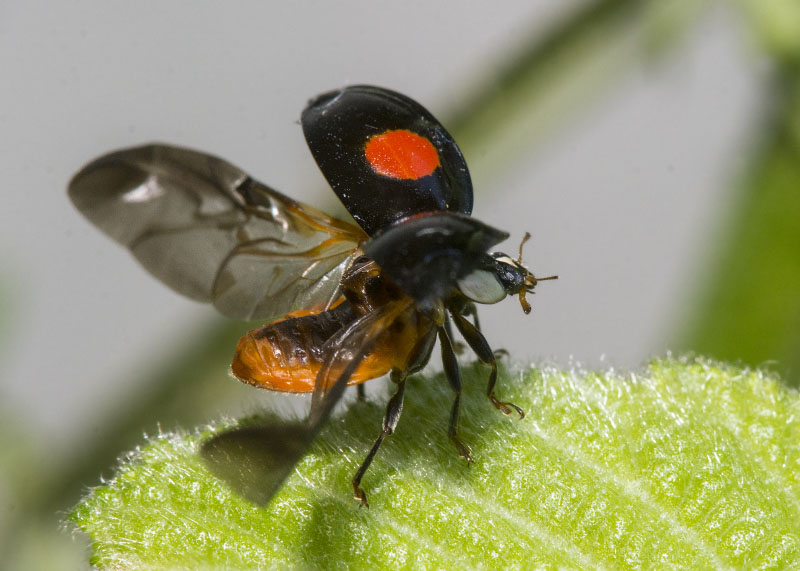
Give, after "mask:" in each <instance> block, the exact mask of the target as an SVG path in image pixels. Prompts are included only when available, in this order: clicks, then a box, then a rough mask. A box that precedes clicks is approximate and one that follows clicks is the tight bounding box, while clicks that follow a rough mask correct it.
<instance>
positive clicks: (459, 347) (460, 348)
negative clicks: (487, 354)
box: [444, 319, 467, 355]
mask: <svg viewBox="0 0 800 571" xmlns="http://www.w3.org/2000/svg"><path fill="white" fill-rule="evenodd" d="M444 328H445V329H446V330H447V336H448V337H449V338H450V343H451V344H452V345H453V352H454V353H455V354H456V355H463V354H464V351H465V350H466V349H467V346H466V345H464V344H463V343H462V342H461V341H456V340H455V338H454V337H453V326H452V325H450V320H449V319H445V321H444Z"/></svg>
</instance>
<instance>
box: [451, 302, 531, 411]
mask: <svg viewBox="0 0 800 571" xmlns="http://www.w3.org/2000/svg"><path fill="white" fill-rule="evenodd" d="M452 315H453V319H455V322H456V327H457V328H458V330H459V331H460V332H461V335H463V336H464V339H465V340H466V341H467V344H468V345H469V346H470V348H471V349H472V350H473V351H475V354H476V355H477V356H478V359H480V360H481V361H482V362H483V363H486V364H487V365H489V366H490V367H491V368H492V371H491V373H489V383H488V384H487V386H486V395H487V396H488V397H489V400H491V401H492V404H493V405H494V406H495V408H496V409H498V410H499V411H500V412H502V413H503V414H506V415H509V414H511V412H512V409H513V410H515V411H516V412H517V414H519V416H520V418H523V417H524V416H525V413H524V412H523V410H522V409H521V408H519V407H518V406H517V405H515V404H514V403H511V402H503V401H500V400H498V399H497V397H495V396H494V387H495V384H497V360H496V358H495V355H494V353H493V352H492V348H491V347H489V343H487V342H486V338H485V337H484V336H483V334H482V333H481V332H480V331H479V330H478V328H477V327H475V326H474V325H473V324H472V323H470V322H469V321H468V320H467V319H466V318H464V317H463V316H462V315H459V314H458V313H453V314H452Z"/></svg>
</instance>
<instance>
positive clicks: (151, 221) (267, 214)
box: [69, 85, 557, 506]
mask: <svg viewBox="0 0 800 571" xmlns="http://www.w3.org/2000/svg"><path fill="white" fill-rule="evenodd" d="M301 123H302V128H303V132H304V134H305V138H306V141H307V143H308V146H309V148H310V150H311V153H312V155H313V156H314V159H315V160H316V162H317V164H318V166H319V168H320V169H321V171H322V173H323V175H324V176H325V177H326V179H327V180H328V182H329V183H330V185H331V187H332V188H333V190H334V192H335V193H336V194H337V195H338V197H339V198H340V200H341V201H342V203H343V204H344V206H345V207H346V208H347V210H348V211H349V213H350V214H351V215H352V217H353V218H354V220H355V221H356V223H357V224H358V225H354V224H351V223H348V222H344V221H341V220H337V219H335V218H332V217H330V216H328V215H326V214H324V213H323V212H321V211H319V210H317V209H315V208H313V207H311V206H308V205H306V204H301V203H299V202H296V201H294V200H292V199H291V198H289V197H287V196H284V195H283V194H281V193H279V192H278V191H276V190H274V189H272V188H270V187H268V186H266V185H264V184H262V183H260V182H258V181H256V180H255V179H253V178H252V177H250V176H249V175H247V174H246V173H245V172H243V171H242V170H240V169H238V168H237V167H235V166H233V165H231V164H230V163H228V162H226V161H224V160H222V159H220V158H217V157H214V156H211V155H208V154H205V153H201V152H197V151H193V150H189V149H184V148H179V147H173V146H167V145H161V144H151V145H146V146H142V147H136V148H131V149H126V150H121V151H116V152H112V153H110V154H107V155H104V156H102V157H100V158H98V159H96V160H95V161H93V162H91V163H89V164H88V165H86V166H85V167H84V168H83V169H82V170H81V171H80V172H78V173H77V174H76V175H75V176H74V178H73V179H72V181H71V182H70V185H69V196H70V198H71V199H72V202H73V203H74V204H75V206H76V207H77V208H78V209H79V210H80V211H81V212H82V213H83V214H84V215H85V216H86V217H87V218H88V219H89V220H90V221H91V222H93V223H94V224H95V225H96V226H98V227H99V228H100V229H101V230H102V231H104V232H105V233H106V234H108V235H109V236H110V237H111V238H113V239H114V240H116V241H117V242H119V243H121V244H122V245H124V246H126V247H127V248H128V249H130V251H131V252H132V253H133V255H134V256H135V257H136V258H137V259H138V260H139V262H141V264H142V265H143V266H144V267H145V268H146V269H147V270H149V271H150V272H151V273H152V274H153V275H155V276H156V277H157V278H158V279H160V280H161V281H163V282H164V283H165V284H167V285H168V286H170V287H171V288H172V289H174V290H176V291H178V292H179V293H182V294H184V295H186V296H188V297H190V298H193V299H196V300H199V301H204V302H210V303H212V304H213V305H214V306H215V307H216V308H217V309H218V310H219V311H220V312H222V313H223V314H225V315H227V316H229V317H232V318H237V319H246V320H250V319H263V320H269V322H268V323H267V325H265V326H264V327H262V328H260V329H256V330H253V331H250V332H249V333H247V334H246V335H244V336H243V337H242V338H241V340H240V341H239V343H238V345H237V347H236V351H235V355H234V358H233V363H232V365H231V371H232V373H233V375H234V376H236V377H237V378H238V379H239V380H241V381H243V382H245V383H249V384H251V385H255V386H257V387H262V388H267V389H270V390H275V391H284V392H297V393H308V392H310V393H311V394H312V398H311V407H310V411H309V415H308V418H307V419H306V420H305V421H303V422H288V421H287V422H272V423H268V424H260V425H256V426H249V427H239V428H234V429H231V430H228V431H227V432H223V433H221V434H217V435H216V436H214V437H212V438H210V439H209V440H208V441H206V442H205V443H204V444H203V445H202V448H201V454H202V456H203V458H204V459H205V461H206V463H207V465H208V466H209V467H210V469H211V470H212V472H214V473H215V474H216V475H217V476H218V477H220V478H221V479H223V480H224V481H226V482H228V483H229V484H230V485H231V486H232V487H233V488H234V489H235V490H236V491H238V492H239V493H240V494H242V495H244V496H245V497H246V498H248V499H250V500H252V501H253V502H256V503H259V504H266V503H267V502H268V501H269V500H270V498H271V497H272V496H273V495H274V494H275V492H276V491H277V490H278V488H279V487H280V485H281V483H282V482H283V480H284V479H285V478H286V476H287V475H288V474H289V472H290V471H291V470H292V469H293V467H294V465H295V464H296V463H297V462H298V461H299V459H300V458H301V457H302V456H303V454H304V453H305V451H306V450H307V448H308V447H309V445H310V444H311V442H312V441H313V440H314V438H315V437H316V436H317V434H318V433H319V431H320V429H321V427H322V426H323V424H324V423H325V421H326V420H327V419H328V417H329V416H330V414H331V412H332V410H333V408H334V406H335V405H336V403H337V402H338V401H339V399H340V398H341V396H342V394H343V392H344V390H345V388H346V386H347V385H354V384H359V383H362V382H364V381H367V380H369V379H373V378H377V377H381V376H384V375H385V374H387V373H388V374H389V375H390V378H391V380H392V381H393V383H394V385H395V386H396V389H395V393H394V395H393V396H392V397H391V398H390V400H389V402H388V404H387V408H386V413H385V417H384V419H383V424H382V427H381V430H380V432H379V434H378V437H377V439H376V440H375V442H374V444H373V446H372V448H371V449H370V450H369V452H368V454H367V456H366V458H365V460H364V461H363V463H362V464H361V466H360V467H359V469H358V471H357V472H356V474H355V476H354V477H353V480H352V485H353V493H354V497H355V498H356V499H357V500H358V501H359V502H361V504H362V505H364V506H367V505H368V504H367V497H366V494H365V492H364V490H363V489H362V487H361V480H362V477H363V476H364V474H365V472H366V470H367V468H368V467H369V465H370V463H371V462H372V460H373V458H374V457H375V454H376V453H377V451H378V448H379V447H380V445H381V443H382V441H383V440H384V438H385V437H386V436H388V435H390V434H392V433H393V432H394V430H395V428H396V427H397V424H398V421H399V419H400V413H401V411H402V407H403V395H404V390H405V383H406V378H407V377H408V375H410V374H411V373H414V372H416V371H418V370H420V369H422V368H423V367H424V366H425V365H426V363H427V362H428V360H429V359H430V356H431V353H432V351H433V348H434V345H435V341H436V340H437V339H438V340H439V344H440V347H441V354H442V362H443V365H444V372H445V376H446V378H447V380H448V382H449V384H450V387H451V388H452V390H453V392H454V400H453V404H452V408H451V409H450V417H449V428H448V435H449V438H450V440H451V441H452V442H453V444H454V445H455V447H456V450H457V451H458V453H459V455H460V456H461V457H463V458H464V459H465V460H466V461H467V462H471V461H472V453H471V451H470V449H469V448H468V447H467V445H466V444H464V443H463V442H462V441H461V439H460V438H459V435H458V417H459V402H460V397H461V380H460V375H459V368H458V362H457V359H456V350H455V349H454V340H453V330H452V324H454V325H455V329H457V330H458V331H459V333H460V334H461V335H462V337H463V338H464V340H465V341H466V342H467V344H468V345H469V346H470V347H471V348H472V350H473V351H474V352H475V354H476V355H477V357H478V359H479V360H480V361H482V362H483V363H485V364H487V365H488V366H489V368H490V371H489V375H488V383H487V388H486V394H487V396H488V397H489V399H490V401H491V403H492V404H493V405H494V406H495V407H496V408H497V409H499V410H500V411H502V412H503V413H504V414H507V415H509V414H512V413H514V412H516V413H518V414H519V415H520V416H523V412H522V410H520V409H519V407H517V406H516V405H514V404H513V403H510V402H504V401H501V400H499V399H498V398H497V397H496V395H495V384H496V380H497V364H496V362H495V356H494V353H493V351H492V349H491V348H490V346H489V344H488V343H487V341H486V339H485V338H484V336H483V335H482V333H481V332H480V329H479V327H478V319H477V312H476V309H475V303H484V304H492V303H497V302H499V301H500V300H502V299H503V298H505V297H506V296H508V295H518V296H519V301H520V303H521V305H522V308H523V310H524V311H525V313H528V312H530V309H531V308H530V305H529V303H528V301H527V299H526V294H527V293H529V292H532V291H533V289H534V287H535V286H536V284H537V282H538V281H541V280H543V279H556V277H557V276H549V277H546V278H536V277H535V276H534V275H533V274H532V273H531V272H529V271H528V270H527V269H526V268H525V267H524V266H523V265H522V244H520V253H519V257H517V258H516V259H514V258H511V257H510V256H508V255H506V254H503V253H490V251H489V250H490V249H491V248H492V247H493V246H495V245H496V244H497V243H499V242H500V241H502V240H504V239H506V238H507V237H508V234H507V233H506V232H503V231H501V230H498V229H496V228H493V227H491V226H488V225H486V224H484V223H482V222H480V221H478V220H476V219H474V218H471V217H470V216H469V215H470V213H471V211H472V183H471V180H470V176H469V171H468V170H467V165H466V163H465V161H464V158H463V156H462V154H461V151H460V150H459V148H458V146H457V145H456V143H455V141H454V140H453V139H452V137H451V136H450V135H449V134H448V133H447V131H446V130H445V129H444V127H442V125H441V124H440V123H439V122H438V121H437V120H436V119H435V118H434V117H433V116H432V115H431V114H430V113H429V112H428V111H427V110H426V109H424V108H423V107H422V106H421V105H419V104H418V103H417V102H415V101H413V100H412V99H410V98H408V97H406V96H404V95H401V94H399V93H396V92H394V91H390V90H387V89H382V88H379V87H373V86H366V85H356V86H350V87H346V88H344V89H341V90H337V91H331V92H328V93H325V94H322V95H320V96H318V97H316V98H314V99H313V100H311V101H310V102H309V103H308V105H307V107H306V108H305V110H304V111H303V113H302V121H301ZM527 238H528V235H526V237H525V239H523V242H522V243H523V244H524V242H525V240H526V239H527ZM470 318H471V319H472V320H471V321H470Z"/></svg>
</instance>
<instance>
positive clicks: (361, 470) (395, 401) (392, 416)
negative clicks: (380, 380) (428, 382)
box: [352, 328, 436, 508]
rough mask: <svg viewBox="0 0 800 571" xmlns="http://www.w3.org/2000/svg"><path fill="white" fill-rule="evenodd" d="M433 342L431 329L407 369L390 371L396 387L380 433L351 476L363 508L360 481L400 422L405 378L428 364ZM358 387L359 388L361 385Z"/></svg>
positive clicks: (356, 495)
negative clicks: (385, 439)
mask: <svg viewBox="0 0 800 571" xmlns="http://www.w3.org/2000/svg"><path fill="white" fill-rule="evenodd" d="M435 341H436V329H435V328H431V329H430V331H428V332H427V333H426V334H425V335H423V337H422V339H421V340H420V341H419V343H418V344H417V346H416V347H415V348H414V353H413V355H414V358H413V359H412V360H411V364H410V365H409V367H408V368H407V369H406V370H404V371H401V370H398V369H392V372H391V373H390V375H389V378H390V379H391V380H392V382H393V383H395V384H396V385H397V390H396V391H395V393H394V395H393V396H392V398H391V399H389V403H388V404H387V405H386V414H385V416H384V417H383V427H382V429H381V433H380V434H379V435H378V438H376V439H375V442H374V443H373V444H372V448H370V450H369V453H368V454H367V457H366V458H364V461H363V462H362V463H361V466H359V467H358V470H357V471H356V474H355V476H353V480H352V484H353V497H354V498H355V499H357V500H358V501H359V502H361V505H362V506H364V507H367V508H368V507H369V503H368V502H367V494H365V493H364V490H362V489H361V479H362V478H363V477H364V474H365V473H366V472H367V469H368V468H369V465H370V464H372V460H373V459H374V458H375V455H376V454H377V453H378V449H379V448H380V447H381V443H382V442H383V439H384V438H386V437H387V436H389V435H390V434H392V433H393V432H394V431H395V428H397V423H398V422H400V414H401V413H402V412H403V393H404V392H405V388H406V378H407V377H408V375H410V374H412V373H415V372H417V371H419V370H420V369H422V367H424V366H425V364H426V363H427V362H428V359H430V357H431V352H432V351H433V344H434V342H435ZM358 386H359V387H360V386H361V385H358Z"/></svg>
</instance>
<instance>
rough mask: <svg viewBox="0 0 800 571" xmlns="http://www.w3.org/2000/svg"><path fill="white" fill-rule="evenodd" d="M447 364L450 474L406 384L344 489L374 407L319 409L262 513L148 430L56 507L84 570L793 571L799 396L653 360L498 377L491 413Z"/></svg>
mask: <svg viewBox="0 0 800 571" xmlns="http://www.w3.org/2000/svg"><path fill="white" fill-rule="evenodd" d="M485 380H486V369H485V367H482V366H475V367H468V368H466V370H465V387H469V388H470V390H468V391H467V392H466V393H465V397H464V400H463V406H464V409H463V411H464V414H463V416H462V420H463V422H462V429H461V431H462V437H463V438H464V440H465V441H467V442H469V443H470V445H471V446H472V448H473V451H474V453H475V458H476V462H475V464H473V465H472V466H470V467H467V466H466V465H465V464H464V462H463V461H462V460H461V459H460V458H459V457H458V455H457V454H456V451H455V450H454V448H453V446H452V444H451V443H450V441H449V440H448V438H447V435H446V423H447V412H448V409H449V404H450V401H451V399H452V393H451V392H450V391H449V389H448V387H447V383H446V381H445V380H444V379H443V378H441V376H439V377H436V378H431V379H425V378H421V377H415V378H412V379H411V380H410V381H409V383H410V386H409V387H408V391H407V397H406V408H405V411H404V413H403V418H402V419H401V421H400V424H399V426H398V429H397V432H396V433H395V434H394V435H392V437H391V438H389V439H388V440H387V441H386V442H385V444H384V447H383V448H382V449H381V452H380V454H379V455H378V457H377V459H376V461H375V463H374V464H373V466H372V469H371V470H370V471H369V472H368V474H367V477H366V478H365V480H364V486H365V489H366V491H367V493H368V494H370V505H371V506H372V507H371V508H370V509H369V510H366V509H359V507H358V504H357V503H356V502H355V501H353V500H352V497H351V496H352V490H351V488H350V485H349V480H350V477H351V476H352V474H353V472H354V470H355V469H356V466H357V465H358V463H359V462H360V460H361V459H362V458H363V456H364V454H365V453H366V450H367V449H368V448H369V445H370V443H371V441H372V439H373V438H374V436H375V434H376V431H377V430H378V427H379V424H380V419H381V416H382V414H383V410H382V406H381V405H380V404H378V403H372V402H365V403H356V404H354V405H353V406H351V407H350V408H349V409H348V411H347V413H346V414H345V415H344V416H343V417H342V418H338V419H334V420H332V421H331V422H330V423H329V425H328V427H327V429H326V430H325V431H324V432H323V434H322V435H321V437H320V438H319V440H318V442H317V443H316V444H315V445H314V446H313V448H312V451H311V452H310V453H309V454H308V455H307V456H306V457H305V458H304V459H303V460H302V461H301V463H300V464H299V465H298V467H297V470H296V472H295V473H294V474H293V475H292V476H290V478H289V480H288V481H287V483H286V485H285V486H284V488H283V489H282V490H281V491H280V492H279V493H278V495H277V496H276V497H275V498H274V500H273V502H272V503H271V504H270V505H269V506H268V507H267V508H259V507H256V506H254V505H252V504H249V503H248V502H246V501H245V500H242V499H241V498H239V497H237V496H235V495H233V494H232V493H231V491H230V490H229V489H227V488H226V487H225V486H224V485H223V484H222V483H220V482H219V481H217V480H215V479H214V478H213V477H212V476H211V475H210V474H209V473H208V472H207V471H206V469H205V468H204V466H203V464H202V462H201V461H200V459H199V457H198V455H197V454H196V446H197V444H198V442H199V441H200V440H201V439H202V435H203V434H205V435H208V431H203V432H202V433H201V432H195V433H193V434H189V435H185V434H184V435H162V436H159V437H157V438H155V439H153V440H152V441H151V442H150V443H149V444H147V445H146V446H144V448H142V449H141V450H139V451H137V452H136V453H134V454H132V455H131V457H130V458H129V459H128V460H126V461H125V462H124V463H123V465H122V467H121V468H120V471H119V472H118V474H117V476H116V477H115V478H114V480H112V481H111V482H109V483H108V484H107V485H104V486H101V487H99V488H96V489H95V490H93V491H92V493H91V494H90V495H89V496H88V497H87V498H86V500H85V501H84V502H83V503H82V504H81V505H79V506H78V507H77V508H76V510H75V511H74V512H73V514H72V516H71V519H72V521H74V522H75V523H76V524H77V525H78V526H79V527H80V528H81V529H83V530H84V531H86V532H87V533H88V534H89V535H90V536H91V537H92V539H93V542H94V543H93V556H92V563H93V564H95V565H97V566H98V567H99V568H101V569H130V568H136V569H165V568H182V569H212V568H213V569H216V568H225V569H240V568H241V569H253V568H264V569H275V568H286V567H293V566H297V567H302V568H311V569H352V568H364V569H366V568H371V569H376V568H437V569H473V568H503V569H514V568H518V569H531V568H553V569H555V568H566V569H612V568H613V569H617V568H619V569H640V568H648V569H652V568H659V569H744V568H747V569H752V568H775V569H787V568H796V567H797V566H798V565H800V539H798V535H797V530H798V529H800V479H798V470H797V466H798V465H800V448H799V447H798V446H797V443H798V442H800V396H798V393H797V392H796V391H793V390H791V389H787V388H786V387H785V386H784V385H782V384H781V383H780V382H778V381H777V380H775V379H771V378H769V377H767V376H765V375H763V374H761V373H760V372H758V371H748V370H742V369H738V368H734V367H730V366H726V365H720V364H717V363H711V362H707V361H704V360H696V361H675V360H669V359H667V360H659V361H654V362H653V363H651V364H650V366H649V367H647V368H646V369H645V370H643V371H641V372H639V373H637V374H634V375H630V376H618V375H615V374H601V373H593V372H586V371H566V372H565V371H557V370H554V369H546V370H533V371H528V372H525V373H522V374H520V375H516V374H514V375H512V374H509V373H508V372H507V371H502V375H501V381H500V385H499V387H502V395H503V397H504V398H505V397H508V398H510V399H511V400H513V401H515V402H516V403H517V404H519V405H521V406H522V407H523V408H524V409H526V410H527V411H528V415H527V416H526V417H525V418H524V419H522V420H519V419H517V418H516V417H513V418H509V417H504V416H502V415H501V414H499V413H498V412H497V411H496V410H495V409H494V408H493V407H492V406H491V405H490V404H489V403H488V401H487V400H486V398H485V396H484V395H483V394H482V392H481V391H478V390H472V389H475V387H476V386H478V385H480V384H482V383H484V382H485Z"/></svg>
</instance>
